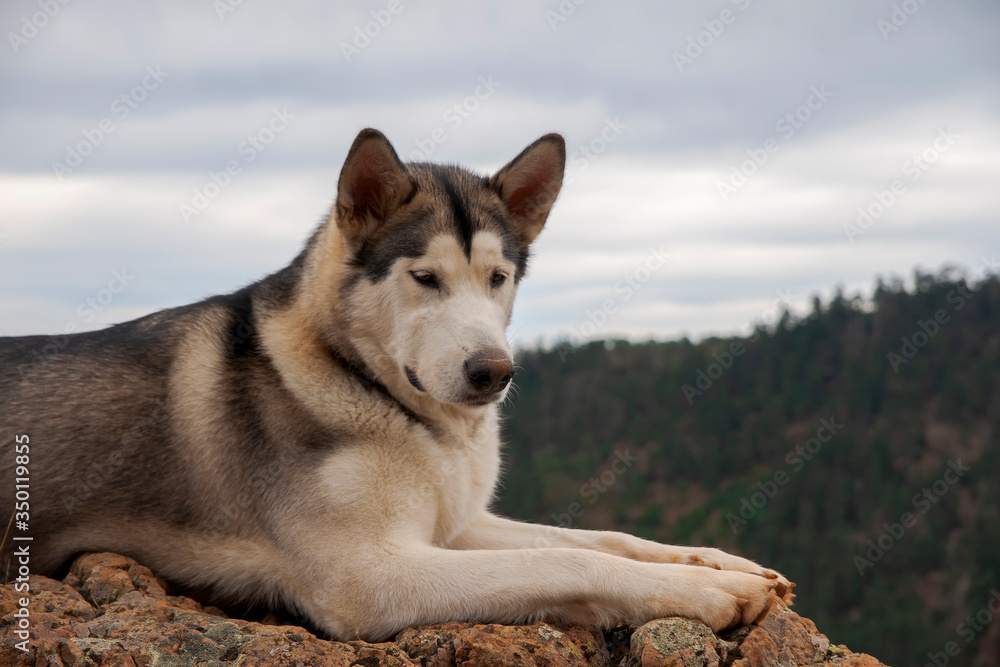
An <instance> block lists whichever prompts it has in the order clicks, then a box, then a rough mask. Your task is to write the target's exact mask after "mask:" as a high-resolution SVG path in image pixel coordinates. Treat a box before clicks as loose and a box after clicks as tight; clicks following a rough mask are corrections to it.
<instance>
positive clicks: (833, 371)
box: [497, 271, 1000, 665]
mask: <svg viewBox="0 0 1000 667" xmlns="http://www.w3.org/2000/svg"><path fill="white" fill-rule="evenodd" d="M518 363H519V365H520V368H519V370H518V375H517V383H516V384H517V387H516V396H515V397H514V398H513V400H512V401H511V404H510V405H509V406H508V409H507V414H508V419H507V421H506V424H505V437H506V441H507V443H508V447H507V454H506V462H507V473H506V476H505V486H504V489H503V490H502V492H501V497H500V499H499V501H498V503H497V509H498V510H499V511H500V512H501V513H504V514H506V515H508V516H513V517H517V518H521V519H528V520H532V521H540V522H543V523H547V524H555V525H560V524H562V525H570V524H571V525H573V526H578V527H582V528H603V529H618V530H624V531H626V532H631V533H634V534H637V535H640V536H643V537H648V538H650V539H654V540H658V541H662V542H670V543H677V544H683V543H691V544H702V545H711V546H718V547H721V548H725V549H729V550H735V551H737V552H739V553H741V554H744V555H747V556H749V557H751V558H754V559H755V560H758V561H760V562H761V563H764V564H766V565H769V566H771V567H774V568H776V569H778V570H780V571H782V572H783V573H784V574H786V575H787V576H789V577H790V578H791V579H792V580H793V581H796V582H797V583H798V584H799V588H798V589H797V591H796V592H797V593H799V597H798V599H797V600H796V609H797V611H799V612H800V613H802V614H804V615H806V616H808V617H810V618H812V619H813V620H815V621H816V623H817V624H818V625H819V627H820V628H821V629H822V630H823V631H824V632H826V633H828V634H829V635H830V636H831V637H832V638H833V639H834V640H835V641H837V642H844V643H846V644H848V645H849V646H851V647H852V648H854V649H856V650H859V651H864V652H868V653H871V654H873V655H876V656H878V657H879V658H880V659H882V660H884V661H885V662H887V663H889V664H899V665H905V664H914V665H916V664H924V663H927V662H929V661H930V658H929V657H928V653H930V654H940V655H939V656H938V657H939V658H940V659H947V661H948V664H950V665H972V664H974V660H976V659H977V656H978V660H979V661H983V660H988V661H990V663H989V664H996V663H995V662H993V661H995V660H997V656H998V655H1000V621H998V623H994V624H993V625H992V626H990V627H986V626H989V623H990V621H992V617H993V615H994V611H993V610H996V611H1000V593H997V592H996V591H998V590H1000V447H998V441H997V439H998V426H1000V281H998V280H997V278H996V277H990V278H986V279H982V280H979V281H968V280H967V279H966V278H964V277H962V276H958V275H956V274H954V273H952V272H949V271H945V272H943V273H942V274H941V275H938V276H931V275H926V274H919V273H918V275H917V277H916V287H915V289H914V290H913V291H912V292H911V291H908V290H906V289H904V287H903V286H902V284H901V282H899V281H896V282H893V283H892V284H890V285H884V284H881V283H880V284H879V286H878V287H877V289H876V291H875V294H874V297H873V299H872V300H871V301H870V302H868V301H865V300H862V299H860V298H853V299H846V298H844V297H843V296H840V295H838V296H837V297H835V298H834V299H833V300H832V301H831V302H830V303H826V304H823V303H820V302H819V301H818V300H816V301H814V305H813V312H812V313H811V314H810V315H808V316H807V317H804V318H801V319H796V318H793V317H791V316H789V315H788V314H785V315H784V316H783V317H782V319H781V321H780V322H779V323H778V324H777V325H776V326H775V327H772V328H770V329H758V330H757V331H756V332H755V333H754V335H752V336H749V337H746V338H732V339H710V340H706V341H704V342H701V343H698V344H694V343H691V342H689V341H688V340H681V341H677V342H666V343H646V344H638V345H637V344H630V343H627V342H623V341H615V342H613V343H611V342H608V343H605V342H598V343H591V344H588V345H584V346H581V347H572V346H568V345H562V346H558V347H557V348H556V349H554V350H549V351H526V352H522V353H520V354H519V356H518ZM991 606H992V609H991ZM977 614H978V616H977ZM949 642H953V643H954V644H953V645H949ZM948 650H951V651H952V653H954V652H956V651H957V653H958V654H957V655H955V656H950V655H947V654H946V652H947V651H948ZM932 664H933V663H932ZM980 664H986V663H982V662H980Z"/></svg>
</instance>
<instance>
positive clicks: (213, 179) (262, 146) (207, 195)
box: [177, 107, 295, 223]
mask: <svg viewBox="0 0 1000 667" xmlns="http://www.w3.org/2000/svg"><path fill="white" fill-rule="evenodd" d="M293 120H295V114H292V113H289V112H288V107H282V108H281V109H278V108H277V107H274V108H273V109H272V110H271V117H270V118H269V119H268V120H267V122H266V123H265V124H264V126H263V127H261V128H260V129H259V130H257V131H256V132H254V133H253V134H248V135H247V137H246V139H244V140H243V141H241V142H240V143H239V145H237V146H236V154H237V155H238V156H240V158H241V159H234V160H229V161H228V162H226V164H225V167H224V168H223V169H220V170H219V171H210V172H208V180H206V181H205V182H204V183H203V184H202V185H201V186H200V187H195V188H193V191H192V192H193V194H192V197H191V200H190V201H184V202H181V203H180V204H178V206H177V212H178V213H179V214H180V216H181V219H182V220H183V221H184V222H186V223H190V222H191V218H193V217H196V216H198V215H201V214H202V213H204V211H205V209H207V208H208V207H209V205H210V204H211V203H212V202H213V201H215V200H216V199H217V198H218V197H219V195H221V194H222V193H223V191H225V189H226V188H228V187H229V186H230V185H231V184H232V182H233V178H235V177H236V176H239V175H240V174H242V173H243V170H244V169H245V168H246V167H247V166H248V165H250V164H251V163H252V162H253V161H254V160H256V159H257V156H258V155H260V154H261V153H262V152H264V151H265V150H267V147H268V146H269V145H271V142H273V141H274V139H275V137H277V136H278V135H279V134H281V133H282V132H284V131H285V130H287V129H288V126H289V125H291V123H292V121H293Z"/></svg>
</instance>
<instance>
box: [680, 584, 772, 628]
mask: <svg viewBox="0 0 1000 667" xmlns="http://www.w3.org/2000/svg"><path fill="white" fill-rule="evenodd" d="M707 584H708V585H707V586H706V587H705V588H704V589H702V591H701V594H700V595H699V596H698V597H697V598H696V599H695V600H694V601H693V609H692V616H693V617H694V618H697V619H698V620H700V621H701V622H703V623H704V624H705V625H707V626H708V627H710V628H712V631H713V632H721V631H723V630H728V629H729V628H733V627H736V626H739V625H750V624H753V623H760V622H762V621H763V620H764V619H765V618H766V617H767V614H768V613H769V612H770V611H771V608H772V607H773V606H774V605H776V604H778V600H779V598H778V596H777V594H776V592H775V591H776V589H777V587H778V583H777V582H776V581H774V580H769V579H766V578H763V577H758V576H753V575H748V574H745V573H742V572H732V571H729V572H725V571H723V572H718V573H716V574H714V575H713V576H711V577H710V578H709V580H708V582H707Z"/></svg>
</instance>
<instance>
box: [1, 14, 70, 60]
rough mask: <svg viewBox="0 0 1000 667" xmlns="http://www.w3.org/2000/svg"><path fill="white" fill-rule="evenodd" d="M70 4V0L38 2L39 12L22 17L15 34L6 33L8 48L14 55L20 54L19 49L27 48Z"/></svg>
mask: <svg viewBox="0 0 1000 667" xmlns="http://www.w3.org/2000/svg"><path fill="white" fill-rule="evenodd" d="M70 2H72V0H38V2H37V4H38V8H39V10H40V11H37V12H35V13H33V14H31V15H30V16H29V15H24V16H22V17H21V29H20V30H18V31H17V32H13V31H10V32H8V33H7V41H8V42H10V48H12V49H13V50H14V55H17V54H18V53H20V51H21V49H22V48H24V47H25V46H27V44H28V42H29V41H31V40H32V39H34V38H35V37H36V36H37V35H38V33H39V32H40V31H41V30H42V29H43V28H44V27H45V26H47V25H48V24H49V23H50V22H51V21H52V20H53V19H55V17H56V16H58V15H59V12H61V11H62V8H63V7H65V6H66V5H68V4H69V3H70Z"/></svg>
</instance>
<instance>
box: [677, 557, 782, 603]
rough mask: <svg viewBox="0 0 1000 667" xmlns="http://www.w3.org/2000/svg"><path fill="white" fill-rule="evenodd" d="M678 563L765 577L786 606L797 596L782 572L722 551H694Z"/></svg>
mask: <svg viewBox="0 0 1000 667" xmlns="http://www.w3.org/2000/svg"><path fill="white" fill-rule="evenodd" d="M678 562H680V563H682V564H684V565H699V566H701V567H710V568H713V569H715V570H729V571H732V572H745V573H747V574H755V575H757V576H758V577H763V578H764V579H768V580H770V581H773V582H774V583H775V587H774V594H775V595H776V596H777V597H778V599H779V600H781V602H782V603H784V604H785V605H786V606H788V605H790V604H792V600H794V599H795V594H794V593H792V589H793V588H795V584H794V583H792V582H791V581H789V580H788V579H787V578H786V577H785V576H784V575H782V574H781V573H780V572H776V571H775V570H772V569H770V568H766V567H761V566H760V565H758V564H757V563H755V562H753V561H752V560H747V559H746V558H741V557H740V556H734V555H732V554H729V553H726V552H725V551H722V550H721V549H709V548H704V549H692V551H691V553H687V554H684V555H683V556H682V557H681V558H680V560H679V561H678Z"/></svg>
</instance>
